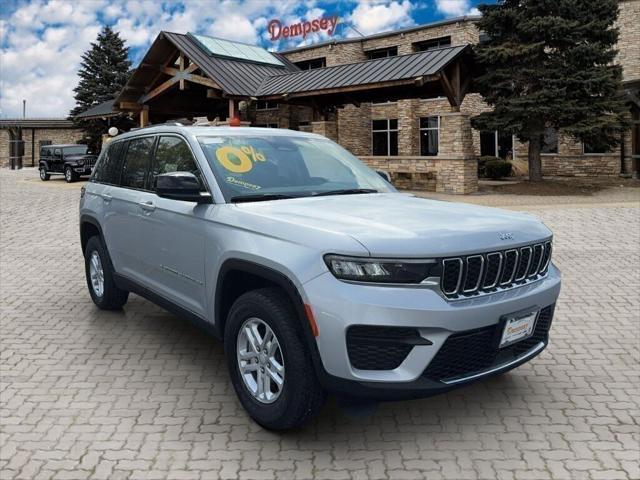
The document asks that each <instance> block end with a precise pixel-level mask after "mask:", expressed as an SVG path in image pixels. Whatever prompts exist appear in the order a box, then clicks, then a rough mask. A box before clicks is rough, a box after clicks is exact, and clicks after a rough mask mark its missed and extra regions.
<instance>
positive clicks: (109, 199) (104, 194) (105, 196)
mask: <svg viewBox="0 0 640 480" xmlns="http://www.w3.org/2000/svg"><path fill="white" fill-rule="evenodd" d="M100 196H101V197H102V200H104V202H105V203H109V202H110V201H111V200H112V199H113V197H112V196H111V195H109V194H107V193H101V194H100Z"/></svg>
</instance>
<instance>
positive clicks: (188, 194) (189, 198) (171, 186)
mask: <svg viewBox="0 0 640 480" xmlns="http://www.w3.org/2000/svg"><path fill="white" fill-rule="evenodd" d="M156 194H157V195H158V196H159V197H163V198H170V199H171V200H181V201H183V202H196V203H213V200H212V198H211V194H210V193H208V192H206V193H203V192H201V191H200V182H199V181H198V178H197V177H196V176H195V175H194V174H193V173H191V172H171V173H164V174H162V175H158V176H157V177H156Z"/></svg>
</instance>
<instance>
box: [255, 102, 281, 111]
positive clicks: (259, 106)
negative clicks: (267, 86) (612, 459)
mask: <svg viewBox="0 0 640 480" xmlns="http://www.w3.org/2000/svg"><path fill="white" fill-rule="evenodd" d="M277 108H278V104H277V103H276V102H272V101H269V100H258V101H257V102H256V110H276V109H277Z"/></svg>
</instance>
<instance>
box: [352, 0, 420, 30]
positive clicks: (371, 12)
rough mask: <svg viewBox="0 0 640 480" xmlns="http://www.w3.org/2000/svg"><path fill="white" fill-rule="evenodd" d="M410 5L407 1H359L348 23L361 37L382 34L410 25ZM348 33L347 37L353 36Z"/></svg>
mask: <svg viewBox="0 0 640 480" xmlns="http://www.w3.org/2000/svg"><path fill="white" fill-rule="evenodd" d="M411 9H412V4H411V2H410V1H409V0H402V1H396V0H394V1H381V0H359V2H358V5H357V6H356V8H355V10H354V11H353V13H352V14H351V15H350V16H349V17H348V19H347V20H348V21H350V22H352V23H353V26H354V27H355V28H356V29H357V30H358V31H359V32H360V33H362V34H363V35H369V34H372V33H378V32H383V31H386V30H391V29H393V28H398V27H406V26H409V25H412V24H413V23H414V22H413V19H412V18H411V15H410V12H411ZM353 34H355V32H354V33H350V34H349V35H353Z"/></svg>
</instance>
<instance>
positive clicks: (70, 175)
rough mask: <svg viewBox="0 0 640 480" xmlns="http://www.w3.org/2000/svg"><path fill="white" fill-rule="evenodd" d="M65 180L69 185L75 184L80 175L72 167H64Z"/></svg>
mask: <svg viewBox="0 0 640 480" xmlns="http://www.w3.org/2000/svg"><path fill="white" fill-rule="evenodd" d="M64 179H65V180H66V182H67V183H73V182H75V181H76V180H77V179H78V175H76V172H74V171H73V169H72V168H71V167H64Z"/></svg>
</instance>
